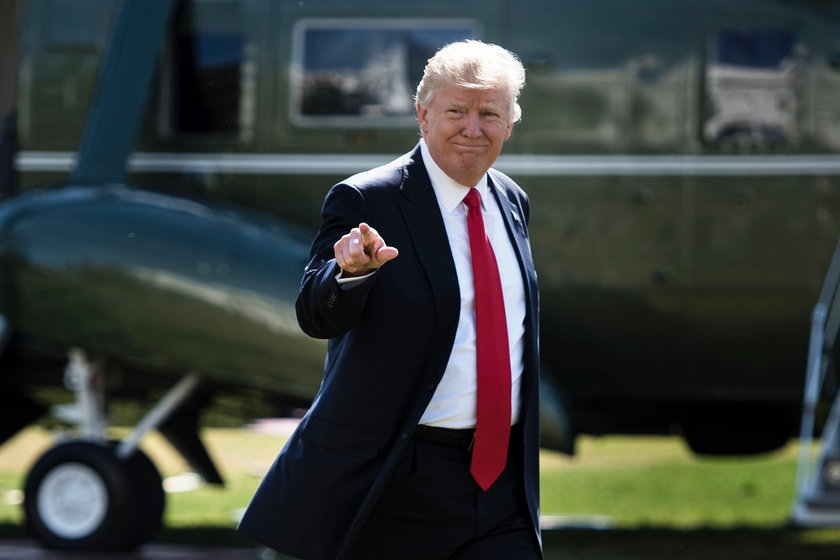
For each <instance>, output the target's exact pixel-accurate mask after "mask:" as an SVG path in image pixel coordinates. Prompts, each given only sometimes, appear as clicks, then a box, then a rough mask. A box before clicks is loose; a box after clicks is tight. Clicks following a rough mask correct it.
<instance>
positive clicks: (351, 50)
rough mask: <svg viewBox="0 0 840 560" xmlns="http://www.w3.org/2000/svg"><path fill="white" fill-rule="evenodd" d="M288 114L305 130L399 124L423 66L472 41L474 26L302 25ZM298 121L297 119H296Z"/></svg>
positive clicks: (410, 104) (410, 106) (407, 111)
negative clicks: (441, 53)
mask: <svg viewBox="0 0 840 560" xmlns="http://www.w3.org/2000/svg"><path fill="white" fill-rule="evenodd" d="M296 31H297V34H296V44H295V53H294V60H295V62H296V65H295V71H294V73H293V79H292V88H293V95H292V98H293V105H294V106H293V114H294V115H295V116H296V117H298V118H299V120H300V121H301V122H304V123H306V124H317V123H319V122H322V123H324V124H330V125H333V124H335V123H336V122H341V121H347V120H348V119H349V122H351V123H353V124H356V125H358V124H359V118H364V119H367V121H368V122H367V123H366V124H370V123H371V122H374V121H377V120H378V121H380V122H383V123H385V124H402V123H404V122H405V121H406V118H410V117H412V115H413V114H414V102H413V100H412V96H413V95H414V91H415V89H416V87H417V83H418V82H419V81H420V78H421V77H422V75H423V68H424V67H425V65H426V61H427V60H428V59H429V57H431V56H432V55H433V54H434V53H435V52H436V51H437V50H438V49H439V48H440V47H442V46H443V45H445V44H447V43H451V42H453V41H460V40H462V39H467V38H473V37H475V36H476V28H475V25H474V24H467V23H451V22H450V23H446V24H430V23H425V22H423V23H411V22H398V23H389V24H382V23H380V24H374V23H365V22H349V23H348V22H342V23H340V24H339V23H325V22H314V21H311V22H302V23H301V24H300V25H299V26H298V28H297V30H296ZM301 117H302V118H301Z"/></svg>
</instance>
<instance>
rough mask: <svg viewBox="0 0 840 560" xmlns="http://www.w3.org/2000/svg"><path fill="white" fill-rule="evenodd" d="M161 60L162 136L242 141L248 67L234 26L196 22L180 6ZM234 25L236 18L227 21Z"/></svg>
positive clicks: (247, 108) (246, 123)
mask: <svg viewBox="0 0 840 560" xmlns="http://www.w3.org/2000/svg"><path fill="white" fill-rule="evenodd" d="M182 6H184V8H183V9H182V10H181V11H180V12H179V14H178V18H177V20H176V24H175V31H174V33H173V36H172V39H171V41H170V48H169V52H168V53H167V57H166V60H165V69H164V79H163V81H164V83H163V88H164V91H163V102H162V105H163V106H162V115H161V116H162V120H163V123H162V124H163V126H162V128H163V129H164V132H165V133H168V134H176V135H179V134H187V135H190V134H211V135H219V134H221V135H239V136H244V135H245V134H246V133H247V132H248V130H249V128H250V121H251V116H250V103H249V102H248V99H250V98H251V97H252V95H250V94H251V93H252V92H251V90H252V89H253V76H252V74H253V68H254V66H253V64H252V63H249V61H248V58H249V57H248V56H247V55H248V45H247V43H246V41H245V39H244V37H243V35H242V32H241V30H240V29H239V27H240V25H235V24H234V25H231V24H230V23H228V24H227V25H220V24H219V23H218V22H216V21H213V19H211V18H208V17H206V15H205V14H202V15H204V16H205V17H203V18H202V19H199V18H198V17H196V15H195V12H194V11H193V9H191V8H190V7H189V3H184V4H183V5H182ZM227 21H228V22H236V18H228V19H227Z"/></svg>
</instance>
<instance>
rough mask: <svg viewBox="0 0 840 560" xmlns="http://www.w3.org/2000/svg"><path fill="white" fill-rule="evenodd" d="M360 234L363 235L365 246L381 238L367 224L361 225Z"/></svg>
mask: <svg viewBox="0 0 840 560" xmlns="http://www.w3.org/2000/svg"><path fill="white" fill-rule="evenodd" d="M359 232H360V233H361V234H362V243H364V244H365V245H367V244H368V243H370V242H372V241H376V240H377V239H378V238H379V233H378V232H377V231H376V230H375V229H373V228H372V227H370V226H369V225H367V224H366V223H365V222H362V223H361V224H359Z"/></svg>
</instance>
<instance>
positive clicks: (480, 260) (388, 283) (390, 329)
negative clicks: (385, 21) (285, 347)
mask: <svg viewBox="0 0 840 560" xmlns="http://www.w3.org/2000/svg"><path fill="white" fill-rule="evenodd" d="M524 83H525V72H524V69H523V67H522V65H521V63H520V62H519V61H518V59H516V57H515V56H514V55H512V54H511V53H510V52H508V51H506V50H505V49H502V48H501V47H498V46H496V45H488V44H485V43H481V42H478V41H465V42H462V43H454V44H452V45H448V46H447V47H444V48H443V49H441V50H440V51H438V53H437V54H436V55H435V56H434V57H432V58H431V59H429V62H428V64H427V66H426V70H425V73H424V77H423V80H422V81H421V83H420V85H419V86H418V89H417V103H416V108H417V116H418V120H419V123H420V129H421V132H422V135H423V139H422V140H421V141H420V144H419V145H418V146H417V147H416V148H415V149H414V150H413V151H411V152H410V153H408V154H406V155H404V156H402V157H401V158H399V159H397V160H395V161H393V162H391V163H390V164H387V165H385V166H383V167H380V168H377V169H373V170H371V171H367V172H364V173H361V174H358V175H355V176H353V177H350V178H349V179H347V180H345V181H343V182H341V183H339V184H338V185H336V186H335V187H333V189H332V190H331V191H330V193H329V194H328V195H327V197H326V200H325V202H324V206H323V211H322V213H323V223H322V226H321V229H320V230H319V232H318V234H317V236H316V238H315V240H314V242H313V246H312V252H311V260H310V262H309V264H308V266H307V268H306V271H305V273H304V278H303V281H302V285H301V291H300V295H299V297H298V301H297V312H298V320H299V323H300V325H301V328H302V329H303V330H304V331H305V332H306V333H307V334H309V335H311V336H314V337H319V338H328V339H329V347H328V355H327V360H326V365H325V372H324V380H323V383H322V386H321V389H320V391H319V393H318V395H317V397H316V398H315V400H314V402H313V404H312V407H311V409H310V410H309V412H308V413H307V415H306V416H305V417H304V419H303V420H302V421H301V423H300V426H299V427H298V429H297V431H296V432H295V434H294V435H293V436H292V437H291V438H290V440H289V442H288V443H287V444H286V446H285V447H284V449H283V450H282V452H281V453H280V455H279V456H278V458H277V460H276V462H275V463H274V465H273V466H272V467H271V469H270V470H269V472H268V473H267V474H266V476H265V478H264V480H263V482H262V484H261V485H260V488H259V489H258V490H257V493H256V494H255V496H254V498H253V500H252V502H251V504H250V506H249V507H248V510H247V511H246V513H245V516H244V517H243V519H242V522H241V523H240V526H239V530H240V531H242V532H243V533H245V534H248V535H250V536H252V537H253V538H255V539H256V540H257V541H259V542H261V543H263V544H265V545H267V546H270V547H272V548H275V549H277V550H279V551H282V552H284V553H287V554H291V555H293V556H295V557H299V558H302V559H304V560H342V559H348V560H355V559H360V558H369V559H376V560H383V559H399V560H412V559H417V560H420V559H422V560H444V559H453V560H477V559H481V560H493V559H500V560H501V559H504V560H526V559H527V560H533V559H538V558H541V557H542V552H541V540H540V532H539V517H538V516H539V488H538V475H539V465H538V453H539V427H538V414H539V411H538V402H539V399H538V369H539V356H538V325H539V319H538V301H537V281H536V275H535V273H534V268H533V263H532V260H531V254H530V248H529V243H528V230H527V222H528V211H529V207H528V199H527V197H526V195H525V193H524V192H523V191H522V190H521V189H520V188H519V187H518V186H517V185H516V184H515V183H514V182H513V181H512V180H511V179H510V178H508V177H506V176H505V175H503V174H502V173H499V172H498V171H496V170H494V169H491V168H490V166H491V165H492V163H493V162H494V161H495V160H496V158H497V157H498V155H499V153H500V152H501V149H502V145H503V144H504V142H505V141H507V140H508V138H510V135H511V133H512V130H513V126H514V123H515V122H517V121H518V120H519V117H520V113H521V111H520V109H519V105H518V103H517V98H518V95H519V92H520V90H521V88H522V87H523V86H524Z"/></svg>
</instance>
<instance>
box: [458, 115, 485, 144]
mask: <svg viewBox="0 0 840 560" xmlns="http://www.w3.org/2000/svg"><path fill="white" fill-rule="evenodd" d="M461 134H463V135H464V136H467V137H469V138H476V137H479V136H481V119H480V118H479V116H478V114H473V113H469V114H467V117H466V119H464V128H463V129H462V130H461Z"/></svg>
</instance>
